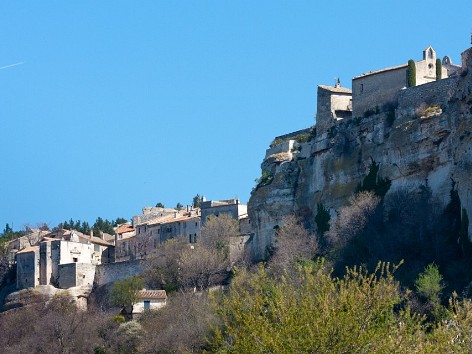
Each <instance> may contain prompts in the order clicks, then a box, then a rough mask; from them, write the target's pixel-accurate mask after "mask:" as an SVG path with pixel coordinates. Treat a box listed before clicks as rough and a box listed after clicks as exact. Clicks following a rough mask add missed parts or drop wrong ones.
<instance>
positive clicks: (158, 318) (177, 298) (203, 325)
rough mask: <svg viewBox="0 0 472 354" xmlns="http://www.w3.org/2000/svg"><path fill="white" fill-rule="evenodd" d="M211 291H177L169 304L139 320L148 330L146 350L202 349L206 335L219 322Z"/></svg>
mask: <svg viewBox="0 0 472 354" xmlns="http://www.w3.org/2000/svg"><path fill="white" fill-rule="evenodd" d="M210 305H211V304H210V299H209V295H208V293H206V292H204V293H199V294H196V293H180V292H178V293H174V294H173V295H171V296H170V297H169V300H168V304H167V306H165V307H163V308H161V309H159V310H158V311H150V312H148V313H146V314H144V315H143V317H142V318H141V320H140V322H141V324H142V326H143V328H144V330H145V332H146V333H147V334H146V335H145V337H146V341H144V343H143V349H142V351H143V352H144V353H156V352H166V353H170V352H178V353H194V352H201V349H202V347H204V346H205V345H206V340H205V338H206V337H207V336H208V335H209V334H210V331H211V328H213V327H215V325H216V324H217V323H218V317H217V315H216V314H215V312H214V309H213V308H212V306H210Z"/></svg>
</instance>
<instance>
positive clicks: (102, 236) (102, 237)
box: [100, 231, 105, 240]
mask: <svg viewBox="0 0 472 354" xmlns="http://www.w3.org/2000/svg"><path fill="white" fill-rule="evenodd" d="M100 238H101V239H102V240H104V239H105V235H104V234H103V231H100Z"/></svg>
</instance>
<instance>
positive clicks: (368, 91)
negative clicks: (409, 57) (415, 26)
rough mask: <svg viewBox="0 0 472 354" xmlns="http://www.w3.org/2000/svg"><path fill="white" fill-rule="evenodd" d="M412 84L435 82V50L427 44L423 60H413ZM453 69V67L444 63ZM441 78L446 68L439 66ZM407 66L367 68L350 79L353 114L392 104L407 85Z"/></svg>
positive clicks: (445, 73)
mask: <svg viewBox="0 0 472 354" xmlns="http://www.w3.org/2000/svg"><path fill="white" fill-rule="evenodd" d="M415 66H416V85H423V84H426V83H429V82H432V81H436V52H435V50H434V49H433V48H432V47H431V46H430V47H428V48H426V49H425V50H424V51H423V60H420V61H417V62H416V63H415ZM448 67H449V70H450V71H451V73H452V71H453V66H450V65H449V66H448ZM441 71H442V78H443V79H445V78H447V77H448V73H449V72H448V68H447V67H442V69H441ZM407 72H408V65H407V64H402V65H399V66H394V67H391V68H387V69H382V70H377V71H371V72H368V73H365V74H362V75H359V76H356V77H355V78H353V79H352V111H353V116H354V117H362V116H364V115H365V114H366V112H368V111H369V110H370V111H375V110H382V108H383V107H384V106H385V105H393V106H395V105H396V102H397V100H398V96H399V95H400V92H401V90H402V89H405V88H406V87H407Z"/></svg>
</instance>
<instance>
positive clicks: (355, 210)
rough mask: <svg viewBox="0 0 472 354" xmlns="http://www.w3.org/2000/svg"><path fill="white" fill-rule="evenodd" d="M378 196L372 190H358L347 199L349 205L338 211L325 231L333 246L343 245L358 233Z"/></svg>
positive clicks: (373, 208) (364, 224)
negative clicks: (332, 224) (333, 221)
mask: <svg viewBox="0 0 472 354" xmlns="http://www.w3.org/2000/svg"><path fill="white" fill-rule="evenodd" d="M379 201H380V198H379V197H377V196H375V195H374V193H372V192H360V193H357V194H355V195H354V196H352V197H351V198H350V199H349V205H348V206H345V207H342V208H340V209H339V211H338V217H337V219H336V221H335V223H334V226H333V227H332V228H331V229H330V230H329V231H328V232H327V233H326V236H327V239H328V240H329V242H330V243H331V245H332V246H334V247H335V248H341V247H344V246H345V245H346V244H347V243H348V241H349V240H350V239H352V238H353V237H354V236H356V235H357V234H359V233H360V232H361V231H362V230H363V229H364V227H365V226H366V225H367V222H368V221H369V217H370V216H371V215H372V214H373V212H374V211H375V208H376V207H377V205H378V203H379Z"/></svg>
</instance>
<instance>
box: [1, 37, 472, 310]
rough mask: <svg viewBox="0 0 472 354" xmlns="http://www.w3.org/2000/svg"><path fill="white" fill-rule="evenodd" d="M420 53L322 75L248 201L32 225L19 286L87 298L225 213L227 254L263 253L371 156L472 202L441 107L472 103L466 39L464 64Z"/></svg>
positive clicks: (396, 182)
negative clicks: (312, 115)
mask: <svg viewBox="0 0 472 354" xmlns="http://www.w3.org/2000/svg"><path fill="white" fill-rule="evenodd" d="M422 54H423V55H422V59H421V60H419V61H416V62H415V61H409V62H408V63H406V62H405V63H404V64H401V65H398V66H393V67H388V68H385V69H382V70H376V71H371V72H368V73H365V74H362V75H359V76H356V77H354V78H353V80H352V90H351V89H348V88H345V87H342V86H341V83H340V82H339V81H338V83H337V84H336V85H335V86H325V85H319V86H318V91H317V115H316V125H315V126H314V127H310V128H308V129H306V130H303V131H297V132H294V133H290V134H286V135H282V136H279V137H277V138H276V139H275V140H274V143H273V144H272V145H271V147H270V148H269V149H268V150H267V152H266V157H265V159H264V161H263V163H262V177H261V178H260V179H259V181H258V185H257V186H256V187H255V189H254V191H253V193H252V196H251V200H250V202H249V204H248V206H246V205H243V204H241V203H240V201H239V200H237V199H230V200H220V201H207V200H202V202H201V204H200V205H199V207H194V206H187V207H184V208H182V209H172V208H159V207H146V208H144V209H143V212H142V214H140V215H137V216H134V217H133V221H132V223H126V224H121V225H119V226H118V227H117V228H116V229H115V235H108V234H104V233H102V234H101V235H100V236H99V237H97V236H94V235H93V234H90V235H86V234H82V233H80V232H78V231H76V230H64V229H60V230H56V231H53V232H47V231H41V230H32V231H31V233H29V234H28V235H26V236H23V237H21V238H19V239H17V240H14V241H11V242H10V244H9V247H10V249H11V255H12V258H11V260H12V264H13V263H14V264H16V289H17V290H19V291H21V290H24V289H31V288H38V289H39V288H41V287H42V288H43V289H45V287H47V289H48V290H44V291H46V292H49V293H52V292H54V291H52V290H51V289H52V288H54V289H67V290H69V291H68V294H69V295H71V296H72V297H73V298H74V299H75V301H76V302H77V303H78V304H79V306H82V307H85V306H86V303H87V297H88V295H89V294H90V292H91V291H92V289H93V288H94V287H97V286H103V285H106V284H109V283H112V282H114V281H117V280H121V279H125V278H128V277H131V276H133V275H137V274H141V273H142V272H143V268H142V260H145V259H146V258H147V257H149V256H150V255H152V254H153V253H154V252H155V251H156V250H159V248H160V247H161V245H162V244H163V243H165V242H166V241H167V240H169V239H173V238H182V239H184V240H185V241H186V243H187V244H188V246H189V247H192V245H193V244H195V243H197V244H198V243H199V242H200V241H201V228H202V227H203V226H205V224H206V222H207V220H208V218H209V217H218V216H220V215H223V214H226V215H230V216H231V218H233V219H234V220H237V222H238V224H239V235H238V236H237V237H233V238H232V239H231V240H230V246H229V248H230V258H232V259H235V258H237V257H238V255H241V254H243V253H247V254H250V255H251V258H252V259H253V260H254V261H258V260H262V259H266V257H267V254H268V253H267V250H268V249H269V248H270V247H271V246H272V245H273V242H274V240H275V233H276V231H277V230H278V228H279V227H280V226H282V225H283V218H284V217H285V216H287V215H289V214H292V213H294V214H296V215H297V216H302V217H304V218H305V226H306V227H307V228H308V229H311V230H313V231H316V224H315V223H314V221H313V220H315V217H316V214H317V211H316V210H317V205H319V204H320V203H323V204H324V205H326V207H327V209H328V210H329V212H330V213H331V216H332V217H333V219H334V218H335V217H336V210H337V209H338V208H339V207H340V206H341V205H343V203H344V202H345V201H346V199H347V197H348V196H349V195H351V194H352V193H353V191H354V190H355V186H356V185H357V184H358V183H359V181H360V180H361V179H362V178H363V176H365V174H366V171H367V170H368V166H369V164H371V163H372V161H377V163H379V164H380V165H381V168H382V171H383V174H384V175H386V176H388V177H389V178H390V180H391V181H392V190H394V189H395V188H397V189H398V188H400V187H402V186H403V187H404V186H405V185H407V182H411V181H412V180H414V179H416V180H417V181H421V183H423V182H424V180H425V179H427V180H428V183H429V186H431V188H432V189H433V192H434V193H436V194H438V195H443V196H449V192H450V179H454V181H455V182H456V183H457V188H458V192H459V195H460V197H461V201H462V203H463V204H462V205H463V208H464V210H466V211H470V212H472V196H470V198H469V197H468V194H467V193H466V192H464V191H466V190H468V189H469V187H470V183H469V182H468V176H469V175H468V172H467V170H466V169H464V170H455V169H454V167H453V163H454V161H452V160H454V159H455V160H456V161H457V160H460V159H461V160H462V161H468V160H469V159H470V156H469V157H467V156H466V155H467V154H465V153H460V152H459V149H456V150H457V151H456V152H454V153H451V152H450V151H449V150H448V149H449V148H450V146H451V145H453V144H456V142H457V141H459V140H460V142H461V143H462V144H466V143H468V135H461V136H463V138H461V139H455V138H454V139H452V136H453V135H454V136H455V135H457V134H459V135H460V134H465V133H464V126H461V127H460V129H459V128H457V127H458V125H455V123H454V122H453V121H452V120H451V116H448V115H447V114H452V112H454V113H457V112H459V113H458V114H457V115H458V116H459V117H461V118H462V117H465V116H467V117H469V116H470V111H465V110H463V111H458V110H460V109H463V106H460V107H459V108H457V107H456V106H453V105H454V104H455V103H456V102H459V103H461V102H464V100H470V102H472V99H471V98H470V97H472V96H471V89H472V80H471V79H470V78H471V75H472V49H467V50H466V51H465V52H463V53H462V63H461V65H455V64H453V63H452V61H451V59H450V57H448V56H445V57H444V58H443V59H442V60H440V59H438V58H437V55H436V51H435V50H434V49H433V48H432V47H430V46H429V47H427V48H426V49H424V51H423V53H422ZM467 102H469V101H467ZM459 103H458V104H459ZM467 104H469V103H467ZM461 107H462V108H461ZM444 112H447V113H446V114H444ZM435 117H436V118H437V120H436V121H434V122H433V120H432V118H435ZM417 118H418V119H417ZM451 122H452V123H451ZM415 124H416V125H415ZM415 129H416V130H415ZM429 139H433V140H434V141H432V142H430V141H429ZM451 156H454V158H451ZM423 161H424V163H423ZM413 162H414V163H413ZM445 198H446V197H445ZM153 291H154V290H153ZM153 291H145V290H143V291H142V292H141V294H142V300H143V301H144V302H146V301H148V302H149V301H151V300H159V301H160V303H162V301H164V302H165V299H166V295H165V293H163V292H162V291H161V292H159V293H156V292H153ZM155 291H160V289H155ZM146 296H147V297H146ZM159 301H158V302H159Z"/></svg>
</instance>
